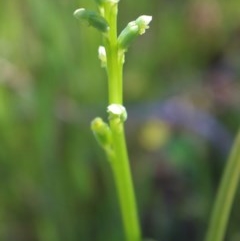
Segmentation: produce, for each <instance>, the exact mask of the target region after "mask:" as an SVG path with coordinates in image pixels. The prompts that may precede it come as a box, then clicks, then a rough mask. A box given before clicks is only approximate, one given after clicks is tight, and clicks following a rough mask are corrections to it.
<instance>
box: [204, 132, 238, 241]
mask: <svg viewBox="0 0 240 241" xmlns="http://www.w3.org/2000/svg"><path fill="white" fill-rule="evenodd" d="M239 174H240V132H239V133H238V135H237V138H236V140H235V143H234V145H233V147H232V150H231V153H230V156H229V159H228V161H227V163H226V167H225V170H224V173H223V177H222V180H221V183H220V186H219V190H218V193H217V197H216V201H215V204H214V207H213V211H212V216H211V219H210V224H209V228H208V232H207V235H206V239H205V241H223V240H224V236H225V233H226V227H227V223H228V220H229V215H230V211H231V207H232V204H233V198H234V196H235V193H236V190H237V185H238V182H239Z"/></svg>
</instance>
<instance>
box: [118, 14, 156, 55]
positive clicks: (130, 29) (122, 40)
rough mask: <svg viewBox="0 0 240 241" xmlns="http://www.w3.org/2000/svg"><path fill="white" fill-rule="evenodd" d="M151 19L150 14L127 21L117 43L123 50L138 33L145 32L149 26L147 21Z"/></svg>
mask: <svg viewBox="0 0 240 241" xmlns="http://www.w3.org/2000/svg"><path fill="white" fill-rule="evenodd" d="M151 21H152V16H147V15H142V16H140V17H139V18H137V19H136V20H135V21H132V22H130V23H128V25H127V27H126V28H125V29H123V31H122V32H121V33H120V35H119V37H118V44H119V47H120V48H121V49H123V50H124V51H126V50H127V48H128V47H129V45H130V44H131V43H132V41H133V40H134V39H135V38H136V37H137V36H139V35H142V34H144V33H145V31H146V29H148V28H149V23H150V22H151Z"/></svg>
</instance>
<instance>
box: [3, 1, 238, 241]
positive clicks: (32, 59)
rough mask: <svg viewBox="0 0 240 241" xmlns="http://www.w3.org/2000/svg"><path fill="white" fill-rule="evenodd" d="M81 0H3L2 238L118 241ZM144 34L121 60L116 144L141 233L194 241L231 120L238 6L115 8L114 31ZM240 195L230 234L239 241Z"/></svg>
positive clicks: (95, 67)
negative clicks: (124, 158)
mask: <svg viewBox="0 0 240 241" xmlns="http://www.w3.org/2000/svg"><path fill="white" fill-rule="evenodd" d="M79 7H85V8H91V9H96V6H95V4H94V1H90V0H78V1H77V0H58V1H57V0H51V1H49V0H41V1H37V0H11V1H7V0H1V1H0V240H2V241H66V240H67V241H77V240H78V241H79V240H81V241H82V240H83V241H123V240H124V236H123V232H122V224H121V220H120V213H119V209H118V203H117V198H116V192H115V188H114V183H113V179H112V174H111V172H110V168H109V165H108V163H107V161H106V159H105V155H104V153H103V151H102V150H101V149H100V148H99V146H98V145H97V143H96V142H95V140H94V138H93V135H92V133H91V131H90V128H89V124H90V121H91V120H92V119H93V118H94V117H96V116H102V117H104V118H106V113H105V109H106V106H107V82H106V75H105V72H104V70H103V69H101V67H100V63H99V60H98V58H97V49H98V46H99V44H100V43H101V36H100V35H99V33H98V32H97V31H95V30H94V29H93V28H90V27H88V26H87V25H85V24H80V23H79V22H78V21H77V20H76V19H74V18H73V16H72V13H73V11H74V10H75V9H77V8H79ZM142 14H148V15H152V16H153V22H152V23H151V28H150V30H149V31H147V33H146V34H145V35H144V36H142V37H141V38H139V39H138V40H136V41H135V43H134V44H133V46H131V48H130V49H129V51H128V52H127V56H126V63H125V70H124V93H125V94H124V95H125V96H124V98H125V105H126V107H127V108H128V114H129V119H128V122H127V123H126V131H127V142H128V146H129V155H130V159H131V167H132V171H133V179H134V185H135V188H136V196H137V200H138V207H139V215H140V218H141V225H142V230H143V235H144V237H148V238H154V239H155V240H158V241H161V240H167V241H186V240H187V241H188V240H191V241H200V240H203V237H204V233H205V231H206V227H207V223H208V217H209V213H210V210H211V205H212V201H213V198H214V195H215V192H216V188H217V186H218V183H219V178H220V176H221V173H222V169H223V167H224V164H225V161H226V158H227V156H228V153H229V149H230V146H231V144H232V141H233V138H234V136H235V134H236V131H237V129H238V125H239V122H240V84H239V78H240V2H239V1H238V0H228V1H224V0H222V1H217V0H204V1H200V0H199V1H197V0H195V1H190V0H185V1H177V0H138V1H134V0H131V1H127V0H121V1H120V4H119V29H122V28H123V27H124V26H125V25H126V24H127V23H128V22H129V21H132V20H134V19H136V18H137V17H138V16H139V15H142ZM239 199H240V194H238V195H237V197H236V201H235V204H234V206H233V212H232V215H231V219H230V224H229V227H228V232H227V239H226V240H229V241H238V240H240V230H239V223H240V215H239V211H240V209H239V205H237V203H238V202H239Z"/></svg>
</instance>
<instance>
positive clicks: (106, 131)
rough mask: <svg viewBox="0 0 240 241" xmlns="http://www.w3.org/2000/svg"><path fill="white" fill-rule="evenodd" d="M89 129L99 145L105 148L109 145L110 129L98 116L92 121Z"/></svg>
mask: <svg viewBox="0 0 240 241" xmlns="http://www.w3.org/2000/svg"><path fill="white" fill-rule="evenodd" d="M91 129H92V131H93V133H94V136H95V138H96V140H97V142H98V143H99V144H100V146H102V147H103V148H107V147H109V146H110V145H111V139H112V135H111V130H110V128H109V126H108V124H107V123H105V122H104V121H103V120H102V119H101V118H100V117H97V118H95V119H94V120H93V121H92V123H91Z"/></svg>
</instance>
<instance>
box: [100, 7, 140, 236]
mask: <svg viewBox="0 0 240 241" xmlns="http://www.w3.org/2000/svg"><path fill="white" fill-rule="evenodd" d="M104 10H105V14H104V15H105V18H106V19H107V21H108V23H109V26H110V31H109V33H108V36H106V37H105V40H104V42H105V49H106V54H107V73H108V85H109V104H113V103H115V104H122V65H123V62H122V53H120V51H119V49H118V43H117V4H114V5H112V4H111V3H110V4H109V3H108V4H107V3H106V4H105V6H104ZM110 128H111V131H112V141H113V147H112V148H113V151H114V155H108V158H109V159H110V163H111V165H112V170H113V176H114V181H115V184H116V188H117V192H118V198H119V202H120V208H121V213H122V220H123V226H124V230H125V235H126V240H127V241H140V240H141V233H140V228H139V222H138V215H137V208H136V201H135V194H134V188H133V182H132V176H131V171H130V166H129V160H128V154H127V148H126V141H125V135H124V126H123V123H117V124H116V122H114V121H111V120H110Z"/></svg>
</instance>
